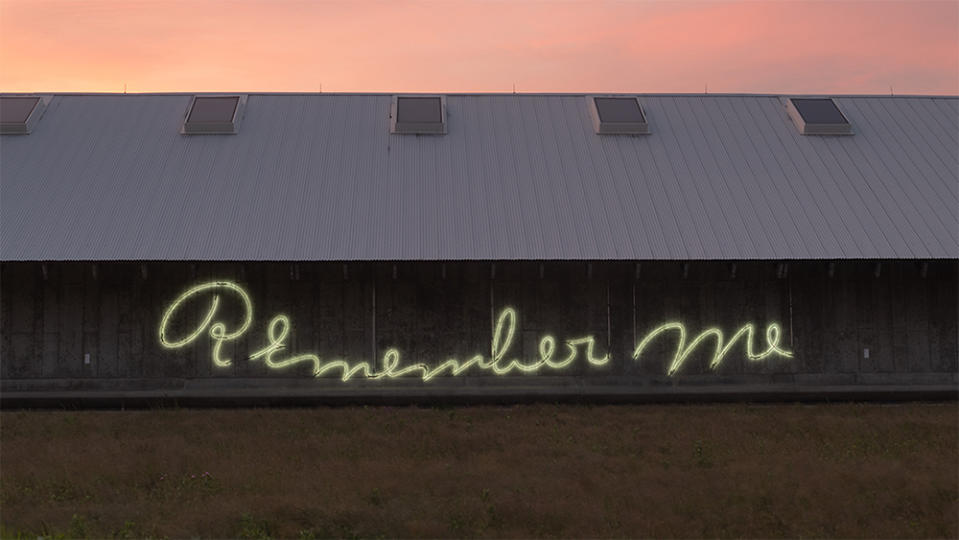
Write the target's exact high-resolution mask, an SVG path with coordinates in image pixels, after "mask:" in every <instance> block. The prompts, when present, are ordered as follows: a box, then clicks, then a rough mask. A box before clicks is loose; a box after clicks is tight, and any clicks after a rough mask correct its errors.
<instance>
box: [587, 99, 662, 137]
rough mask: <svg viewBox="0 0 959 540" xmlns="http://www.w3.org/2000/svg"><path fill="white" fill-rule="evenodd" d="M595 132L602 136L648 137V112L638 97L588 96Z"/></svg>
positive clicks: (588, 105)
mask: <svg viewBox="0 0 959 540" xmlns="http://www.w3.org/2000/svg"><path fill="white" fill-rule="evenodd" d="M586 104H587V107H588V109H589V114H590V118H592V120H593V130H594V131H595V132H596V133H598V134H600V135H647V134H649V122H648V120H647V118H646V111H645V110H644V109H643V106H642V104H641V103H640V102H639V98H638V97H636V96H614V95H606V96H586Z"/></svg>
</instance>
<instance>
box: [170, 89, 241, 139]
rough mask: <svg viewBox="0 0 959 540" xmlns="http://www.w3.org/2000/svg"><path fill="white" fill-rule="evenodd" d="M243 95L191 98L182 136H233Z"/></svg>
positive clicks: (237, 126)
mask: <svg viewBox="0 0 959 540" xmlns="http://www.w3.org/2000/svg"><path fill="white" fill-rule="evenodd" d="M245 104H246V96H245V95H242V94H241V95H236V94H234V95H204V96H193V99H192V100H190V106H189V107H188V108H187V111H186V116H185V117H184V119H183V127H182V128H181V131H180V133H182V134H184V135H233V134H236V133H237V132H238V130H239V124H240V118H242V116H243V107H244V105H245Z"/></svg>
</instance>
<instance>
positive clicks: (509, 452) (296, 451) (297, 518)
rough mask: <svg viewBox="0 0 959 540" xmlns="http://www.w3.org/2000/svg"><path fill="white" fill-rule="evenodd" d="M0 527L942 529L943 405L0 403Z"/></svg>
mask: <svg viewBox="0 0 959 540" xmlns="http://www.w3.org/2000/svg"><path fill="white" fill-rule="evenodd" d="M0 443H2V450H0V451H2V453H0V511H2V514H0V523H2V535H3V537H5V538H6V537H17V536H22V537H29V538H36V537H37V535H46V536H65V537H83V536H86V537H98V538H99V537H127V538H134V537H135V538H139V537H171V538H173V537H195V536H200V537H216V538H232V537H247V538H249V537H254V538H257V537H259V538H263V537H276V538H321V537H386V538H391V537H398V536H399V537H463V536H470V537H472V536H480V537H570V536H573V537H656V538H661V537H717V536H718V537H743V536H745V537H800V536H802V537H810V536H812V537H869V538H873V537H914V538H930V537H942V538H955V537H959V519H957V517H959V450H957V448H959V410H957V404H956V403H955V402H949V403H938V404H922V403H909V404H899V405H881V404H866V405H860V404H840V405H828V404H822V405H743V404H737V405H698V406H691V405H687V406H648V405H647V406H625V405H622V406H592V407H591V406H583V405H578V406H571V405H524V406H512V407H456V408H433V409H430V408H412V407H410V408H393V407H369V408H364V407H350V408H316V409H245V410H187V409H181V410H153V411H132V412H110V411H82V412H66V411H63V412H42V411H36V412H35V411H16V412H3V413H0Z"/></svg>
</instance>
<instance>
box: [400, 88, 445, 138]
mask: <svg viewBox="0 0 959 540" xmlns="http://www.w3.org/2000/svg"><path fill="white" fill-rule="evenodd" d="M404 98H439V100H440V122H400V121H399V117H398V114H397V111H398V105H399V100H400V99H404ZM390 133H392V134H396V135H446V133H447V123H446V96H445V95H443V94H396V95H394V96H393V100H392V103H391V104H390Z"/></svg>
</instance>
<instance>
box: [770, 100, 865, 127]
mask: <svg viewBox="0 0 959 540" xmlns="http://www.w3.org/2000/svg"><path fill="white" fill-rule="evenodd" d="M786 111H787V113H788V114H789V117H790V118H791V119H792V121H793V123H794V124H796V127H797V128H799V133H801V134H803V135H852V126H851V125H850V124H849V120H848V119H846V115H844V114H843V113H842V111H840V110H839V106H837V105H836V102H835V101H833V99H832V98H790V99H789V100H787V101H786Z"/></svg>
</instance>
